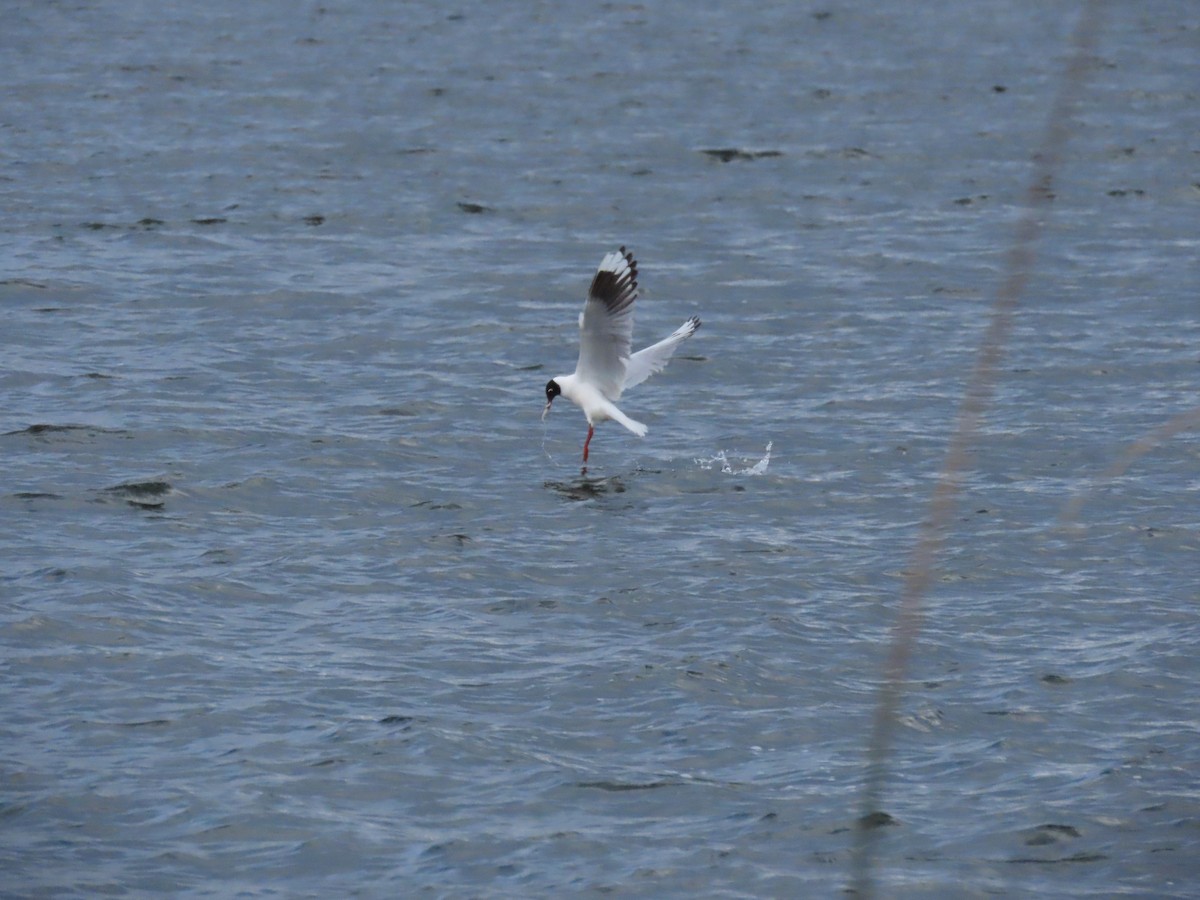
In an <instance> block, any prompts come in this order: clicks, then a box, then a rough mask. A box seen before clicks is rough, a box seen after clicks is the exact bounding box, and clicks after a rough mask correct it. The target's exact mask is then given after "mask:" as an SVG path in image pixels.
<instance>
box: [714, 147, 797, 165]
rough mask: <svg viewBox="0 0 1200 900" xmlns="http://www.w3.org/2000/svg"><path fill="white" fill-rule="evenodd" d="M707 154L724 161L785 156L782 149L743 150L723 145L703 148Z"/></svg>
mask: <svg viewBox="0 0 1200 900" xmlns="http://www.w3.org/2000/svg"><path fill="white" fill-rule="evenodd" d="M700 152H701V153H703V154H704V155H705V156H709V157H712V158H713V159H717V160H720V161H721V162H723V163H727V162H733V161H734V160H750V159H770V158H772V157H776V156H783V151H782V150H741V149H738V148H736V147H722V148H719V149H715V150H701V151H700Z"/></svg>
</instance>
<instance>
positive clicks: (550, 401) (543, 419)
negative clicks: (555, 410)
mask: <svg viewBox="0 0 1200 900" xmlns="http://www.w3.org/2000/svg"><path fill="white" fill-rule="evenodd" d="M553 402H554V401H553V400H547V401H546V408H545V409H543V410H542V421H543V422H545V421H546V416H548V415H550V404H551V403H553Z"/></svg>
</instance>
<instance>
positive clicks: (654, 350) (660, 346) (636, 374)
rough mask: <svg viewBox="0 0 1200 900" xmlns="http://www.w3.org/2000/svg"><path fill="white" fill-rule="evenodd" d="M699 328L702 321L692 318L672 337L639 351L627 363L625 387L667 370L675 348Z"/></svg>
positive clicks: (676, 330)
mask: <svg viewBox="0 0 1200 900" xmlns="http://www.w3.org/2000/svg"><path fill="white" fill-rule="evenodd" d="M699 327H700V320H699V319H698V318H696V317H695V316H692V317H691V318H690V319H688V320H687V321H686V322H684V323H683V324H682V325H680V326H679V327H678V328H676V329H675V331H674V332H673V333H672V334H671V336H670V337H668V338H663V339H662V340H661V341H659V342H658V343H657V344H651V345H650V346H649V347H647V348H646V349H645V350H639V351H638V352H637V353H635V354H633V356H631V357H629V361H628V362H627V363H625V384H624V387H626V388H631V387H633V386H634V385H635V384H641V383H642V382H643V381H645V380H646V379H647V378H649V377H650V376H651V375H653V374H655V373H656V372H661V371H662V370H663V369H665V368H666V367H667V363H668V362H669V361H670V359H671V356H672V355H673V354H674V353H675V348H676V347H678V346H679V345H680V344H682V343H683V342H684V341H686V340H687V339H688V338H690V337H691V336H692V335H693V334H695V333H696V329H697V328H699Z"/></svg>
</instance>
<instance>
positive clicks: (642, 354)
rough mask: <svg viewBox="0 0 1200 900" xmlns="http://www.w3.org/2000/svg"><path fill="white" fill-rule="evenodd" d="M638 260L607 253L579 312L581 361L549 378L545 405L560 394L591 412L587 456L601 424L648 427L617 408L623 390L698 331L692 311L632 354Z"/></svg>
mask: <svg viewBox="0 0 1200 900" xmlns="http://www.w3.org/2000/svg"><path fill="white" fill-rule="evenodd" d="M637 274H638V273H637V261H636V260H635V259H634V258H633V254H632V253H630V252H629V251H628V250H626V249H625V248H624V247H622V248H621V249H620V250H618V251H615V252H612V253H607V254H605V256H604V259H602V260H600V268H599V269H598V270H597V271H596V277H595V278H593V279H592V286H591V288H590V289H589V290H588V298H587V302H586V303H584V305H583V312H582V313H580V314H579V362H578V363H576V364H575V371H574V372H573V373H571V374H570V375H556V376H555V377H554V378H551V379H550V381H548V382H547V383H546V408H545V409H543V410H542V419H543V420H545V418H546V415H547V414H548V413H549V412H550V404H551V403H553V402H554V398H555V397H557V396H558V395H559V394H562V396H564V397H566V398H567V399H568V400H570V401H571V402H572V403H574V404H575V405H576V406H578V407H579V408H580V409H582V410H583V414H584V415H585V416H587V421H588V433H587V440H585V441H584V442H583V461H584V462H585V463H586V462H587V458H588V445H589V444H591V442H592V435H593V434H594V433H595V430H596V426H597V425H598V424H600V423H601V422H603V421H604V420H605V419H615V420H616V421H618V422H620V423H621V424H622V425H624V426H625V427H626V428H628V429H629V430H630V431H632V432H633V433H634V434H636V435H637V436H638V437H642V436H644V435H645V434H646V426H645V425H643V424H642V423H641V422H637V421H634V420H633V419H631V418H629V416H627V415H625V413H623V412H621V410H619V409H617V407H616V402H617V401H618V400H620V399H621V392H622V391H625V390H627V389H628V388H631V387H634V386H635V385H639V384H641V383H642V382H643V381H645V380H646V379H647V378H649V377H650V376H651V375H653V374H655V373H656V372H661V371H662V370H663V369H664V368H665V367H666V365H667V362H668V361H669V360H670V359H671V354H673V353H674V352H675V348H676V347H678V346H679V345H680V344H682V343H683V342H684V341H686V340H687V339H688V338H690V337H691V336H692V335H693V334H695V333H696V329H697V328H699V327H700V320H699V319H698V318H697V317H696V316H692V317H691V318H690V319H688V320H687V321H686V322H684V323H683V324H682V325H680V326H679V327H678V328H677V329H675V331H674V332H673V333H672V334H671V336H670V337H667V338H664V339H663V340H661V341H659V342H658V343H657V344H651V345H650V346H649V347H647V348H646V349H645V350H639V351H638V352H637V353H634V354H630V352H629V351H630V348H631V346H632V343H633V303H634V301H635V300H637V297H638V283H637Z"/></svg>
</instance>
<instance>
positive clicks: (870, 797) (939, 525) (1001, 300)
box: [851, 0, 1103, 898]
mask: <svg viewBox="0 0 1200 900" xmlns="http://www.w3.org/2000/svg"><path fill="white" fill-rule="evenodd" d="M1102 6H1103V2H1102V0H1087V2H1085V3H1084V6H1083V9H1082V10H1081V11H1080V14H1079V20H1078V22H1077V23H1076V26H1075V31H1074V33H1073V35H1072V38H1071V58H1070V60H1069V62H1068V63H1067V67H1066V70H1065V71H1064V73H1063V76H1062V81H1061V83H1060V86H1059V91H1058V95H1057V97H1056V98H1055V100H1054V105H1053V106H1052V107H1051V109H1050V114H1049V117H1048V119H1047V122H1046V128H1045V131H1044V133H1043V135H1042V140H1041V143H1040V145H1039V146H1038V148H1037V152H1036V153H1035V155H1034V157H1033V178H1032V180H1031V182H1030V185H1029V189H1028V191H1027V193H1026V197H1025V207H1024V211H1023V213H1022V215H1021V218H1020V219H1019V221H1018V222H1017V227H1016V233H1015V235H1014V236H1013V242H1012V245H1011V247H1010V249H1009V252H1008V253H1007V255H1006V257H1005V262H1004V268H1003V271H1004V273H1005V275H1004V280H1003V281H1002V282H1001V284H1000V287H999V290H998V291H997V294H996V299H995V302H994V303H993V304H992V311H991V315H990V318H989V321H988V325H987V328H986V330H985V331H984V335H983V340H982V342H981V343H980V346H979V350H978V352H977V354H976V358H975V368H974V371H973V372H972V374H971V379H970V381H969V382H968V384H967V388H966V393H965V394H964V396H963V401H962V405H961V407H960V409H959V414H958V420H957V422H956V424H955V427H954V432H953V434H952V435H951V438H950V446H949V448H948V449H947V451H946V457H945V459H944V461H943V462H942V468H941V471H940V472H939V473H938V479H937V483H936V484H935V486H934V489H933V495H932V497H931V498H930V501H929V509H928V512H927V513H926V516H925V520H924V521H923V522H922V524H921V528H920V532H919V535H918V538H917V542H916V545H915V546H914V548H913V551H912V558H911V560H910V562H909V565H908V566H907V567H906V569H905V576H904V585H903V589H902V594H901V599H900V609H899V612H898V614H897V618H896V622H895V623H894V624H893V626H892V632H891V639H890V641H889V645H888V651H887V659H886V662H885V663H884V667H883V680H882V685H881V687H880V690H879V697H878V699H877V701H876V707H875V714H874V717H873V720H872V727H871V735H870V742H869V744H868V746H867V768H866V773H865V780H864V784H863V792H862V800H861V805H860V812H859V818H858V827H857V829H856V841H855V847H854V853H853V858H852V860H851V890H852V892H853V893H854V894H855V895H857V896H858V897H863V898H870V897H873V896H874V895H875V889H874V888H875V886H874V882H875V868H876V864H875V856H876V844H877V837H878V833H879V831H880V830H881V829H880V828H879V827H878V826H879V823H880V822H881V821H890V817H886V816H884V815H883V814H882V813H883V811H882V806H883V799H884V792H885V788H886V786H887V780H888V777H887V776H888V767H887V761H888V754H889V752H890V749H891V745H892V737H893V733H894V731H895V725H896V712H897V709H898V708H899V705H900V700H901V698H902V696H903V694H904V680H905V678H906V677H907V674H908V667H909V660H910V658H911V657H912V654H913V650H914V647H915V645H916V642H917V638H918V636H919V634H920V630H921V618H922V615H923V608H922V607H923V601H924V598H925V595H926V594H927V593H928V591H929V585H930V584H931V583H932V581H933V577H934V568H935V565H936V561H937V557H938V554H939V553H940V551H941V549H942V547H943V545H944V543H945V538H946V533H947V527H948V524H949V522H950V520H951V515H952V513H953V511H954V502H955V499H956V498H957V495H958V491H959V487H960V485H961V482H962V476H963V473H964V471H965V470H966V468H967V465H968V462H969V459H968V453H969V450H970V448H971V446H972V445H973V444H974V443H975V438H976V435H977V433H978V431H979V423H980V420H981V418H982V417H983V413H984V411H985V410H986V409H987V407H988V405H989V404H990V402H991V400H992V396H993V394H994V393H995V382H996V370H997V367H998V365H999V363H1000V360H1001V357H1002V356H1003V354H1004V349H1005V345H1006V344H1007V342H1008V338H1009V334H1010V332H1011V331H1012V322H1013V316H1014V313H1015V311H1016V308H1017V304H1018V302H1019V301H1020V298H1021V296H1022V294H1023V293H1024V291H1025V287H1026V285H1027V283H1028V281H1029V277H1030V272H1031V271H1032V268H1033V262H1034V257H1035V255H1036V254H1035V245H1036V243H1037V240H1038V238H1039V237H1040V236H1041V233H1042V228H1043V226H1044V219H1045V218H1046V213H1047V210H1048V208H1049V202H1050V200H1051V198H1052V197H1053V193H1052V190H1051V186H1052V184H1053V181H1054V175H1055V173H1056V171H1057V170H1058V165H1059V161H1060V157H1061V154H1062V150H1063V147H1064V145H1065V144H1066V141H1067V138H1068V137H1069V135H1070V131H1071V127H1070V116H1071V111H1072V110H1073V109H1074V107H1075V105H1076V103H1077V101H1078V99H1079V94H1080V92H1081V90H1082V87H1083V82H1084V76H1085V75H1086V73H1087V70H1088V67H1089V63H1090V62H1091V58H1092V53H1093V49H1094V47H1095V44H1096V36H1097V34H1098V33H1099V31H1100V24H1101V23H1100V19H1101V11H1102Z"/></svg>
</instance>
